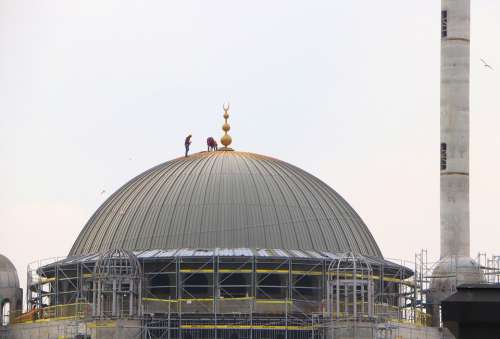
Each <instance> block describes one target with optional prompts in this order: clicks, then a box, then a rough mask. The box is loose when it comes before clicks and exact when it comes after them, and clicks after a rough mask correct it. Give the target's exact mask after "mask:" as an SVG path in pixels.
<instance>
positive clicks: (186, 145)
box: [184, 134, 192, 157]
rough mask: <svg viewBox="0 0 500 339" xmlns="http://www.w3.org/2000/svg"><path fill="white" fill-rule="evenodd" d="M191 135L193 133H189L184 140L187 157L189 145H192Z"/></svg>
mask: <svg viewBox="0 0 500 339" xmlns="http://www.w3.org/2000/svg"><path fill="white" fill-rule="evenodd" d="M191 137H192V135H191V134H189V135H188V136H187V137H186V140H184V147H185V148H186V155H185V156H186V157H187V156H188V153H189V146H190V145H191Z"/></svg>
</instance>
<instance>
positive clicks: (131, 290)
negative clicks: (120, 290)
mask: <svg viewBox="0 0 500 339" xmlns="http://www.w3.org/2000/svg"><path fill="white" fill-rule="evenodd" d="M128 297H129V302H128V314H129V316H133V315H134V313H135V312H134V297H135V295H134V279H130V285H129V288H128Z"/></svg>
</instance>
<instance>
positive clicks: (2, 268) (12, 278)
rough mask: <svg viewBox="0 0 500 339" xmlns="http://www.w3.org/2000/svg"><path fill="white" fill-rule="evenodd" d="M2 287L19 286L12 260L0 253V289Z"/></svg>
mask: <svg viewBox="0 0 500 339" xmlns="http://www.w3.org/2000/svg"><path fill="white" fill-rule="evenodd" d="M3 288H19V278H18V277H17V270H16V268H15V267H14V265H13V264H12V262H11V261H10V260H9V259H8V258H7V257H6V256H4V255H1V254H0V289H3ZM0 299H1V298H0Z"/></svg>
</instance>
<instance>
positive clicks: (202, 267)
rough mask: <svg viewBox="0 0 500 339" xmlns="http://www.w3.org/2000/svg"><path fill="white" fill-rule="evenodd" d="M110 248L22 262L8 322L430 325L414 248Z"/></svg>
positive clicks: (319, 334) (212, 332)
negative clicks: (20, 300)
mask: <svg viewBox="0 0 500 339" xmlns="http://www.w3.org/2000/svg"><path fill="white" fill-rule="evenodd" d="M113 253H114V254H113V255H111V256H110V254H109V253H108V254H101V255H99V254H97V255H90V256H86V257H79V258H64V259H61V258H58V259H55V260H52V261H48V262H47V261H43V262H41V263H38V264H35V265H31V266H30V268H29V270H28V289H27V291H28V309H29V310H30V311H29V312H28V313H24V314H23V315H21V316H19V317H17V318H16V320H15V322H37V321H40V320H44V319H53V320H57V319H61V320H62V319H73V320H75V321H79V322H87V323H88V322H89V321H96V320H97V319H101V320H105V319H110V320H113V319H115V320H116V319H128V320H130V321H135V324H136V325H135V326H137V328H138V330H140V333H141V334H140V336H141V337H144V338H207V337H217V338H233V337H235V335H238V338H324V337H325V336H327V335H328V336H329V337H333V338H334V336H332V335H331V333H333V332H332V331H333V329H337V330H336V331H342V330H341V328H344V327H345V326H348V325H346V324H358V325H360V324H371V325H366V326H367V328H370V326H376V325H377V324H383V323H387V324H389V323H390V324H400V325H401V326H403V325H408V326H410V325H411V326H417V327H425V326H429V325H430V314H429V311H428V306H429V300H428V291H429V288H430V283H431V278H432V275H431V273H432V264H429V263H428V261H427V252H426V251H424V250H422V251H421V252H420V253H418V254H416V255H415V261H414V262H406V261H402V260H400V261H394V260H391V261H389V260H384V259H380V258H373V257H367V256H361V255H357V254H354V253H339V254H335V255H330V256H320V255H309V256H287V255H283V253H284V252H283V253H282V255H248V254H246V255H225V254H222V255H221V254H217V255H214V253H213V252H207V253H204V252H202V251H201V250H198V252H196V253H194V254H193V253H186V252H182V251H181V252H179V255H171V253H170V252H169V253H167V252H161V253H157V254H155V255H149V254H147V255H146V254H144V253H139V254H138V253H135V254H132V253H126V252H122V251H115V252H113ZM280 253H281V252H280ZM104 258H108V259H104ZM110 258H114V259H113V260H110ZM115 259H116V260H115ZM482 262H483V264H481V267H482V270H483V271H484V272H487V274H488V275H487V276H488V278H487V280H488V281H489V282H498V281H500V279H499V278H500V274H499V269H498V267H499V265H500V263H499V258H498V257H495V258H492V259H482ZM103 267H107V268H106V269H104V270H103V269H102V268H103ZM409 267H411V268H412V269H410V268H409ZM110 272H112V273H110ZM113 272H114V273H113ZM120 272H121V273H120ZM100 279H101V280H100ZM103 279H104V280H106V281H107V282H104V280H103ZM99 281H101V283H99ZM105 284H107V285H106V286H108V288H107V289H106V288H104V289H103V286H104V285H105ZM99 286H101V287H99ZM113 291H115V292H114V293H115V294H117V297H118V296H121V297H120V298H121V299H120V300H121V301H116V302H113V297H112V296H113ZM98 295H102V296H101V297H98ZM125 299H126V300H127V301H125ZM99 300H108V301H105V302H104V301H103V302H104V304H105V305H108V306H106V307H107V308H103V307H104V306H103V305H104V304H101V305H100V306H99V302H98V301H99ZM117 300H118V299H117ZM113 303H118V304H119V305H123V306H120V307H118V306H117V305H118V304H116V306H114V307H113ZM105 309H106V310H107V311H104V310H105ZM132 309H133V310H132ZM125 310H128V311H125ZM358 325H356V326H358ZM101 327H102V326H101ZM372 330H374V331H375V330H377V331H378V330H380V331H388V330H389V329H387V328H383V329H376V328H375V327H373V328H372Z"/></svg>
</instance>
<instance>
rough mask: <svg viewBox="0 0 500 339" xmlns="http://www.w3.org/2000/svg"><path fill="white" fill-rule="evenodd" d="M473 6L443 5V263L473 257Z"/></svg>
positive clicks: (460, 1) (451, 1)
mask: <svg viewBox="0 0 500 339" xmlns="http://www.w3.org/2000/svg"><path fill="white" fill-rule="evenodd" d="M469 61H470V0H442V1H441V259H442V258H445V257H449V256H463V257H469V256H470V236H469V233H470V231H469V68H470V67H469Z"/></svg>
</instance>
